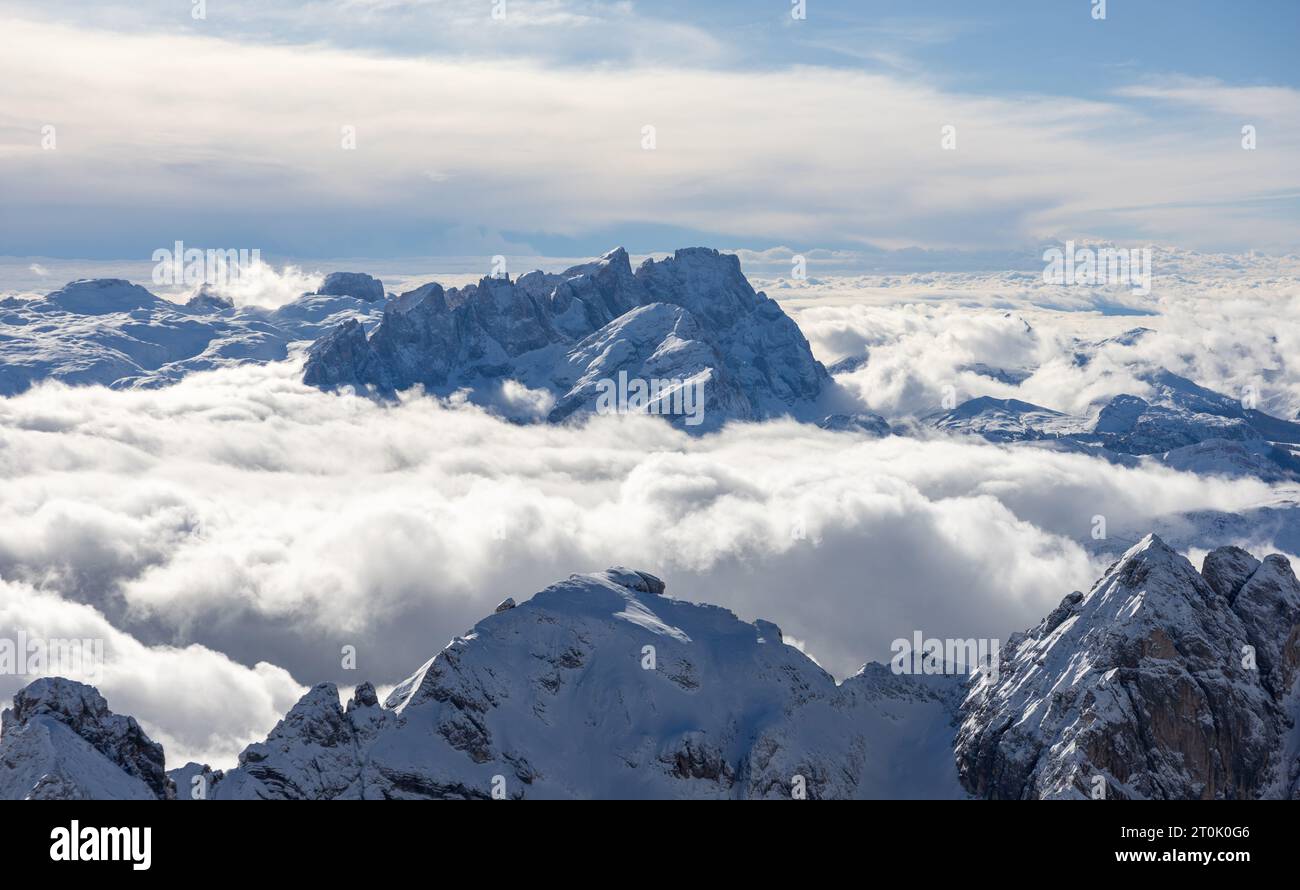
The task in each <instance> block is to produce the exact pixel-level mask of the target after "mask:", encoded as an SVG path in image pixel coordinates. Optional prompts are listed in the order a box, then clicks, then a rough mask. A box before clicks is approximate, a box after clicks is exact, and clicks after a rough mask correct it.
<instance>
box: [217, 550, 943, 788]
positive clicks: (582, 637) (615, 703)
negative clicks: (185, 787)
mask: <svg viewBox="0 0 1300 890" xmlns="http://www.w3.org/2000/svg"><path fill="white" fill-rule="evenodd" d="M648 647H653V649H652V650H651V649H650V648H648ZM927 679H931V680H934V679H936V678H927ZM937 679H938V680H939V681H940V683H930V684H926V683H923V682H921V681H920V680H915V679H913V678H910V677H904V678H895V677H893V676H892V675H888V674H887V673H886V674H885V676H884V677H882V676H880V674H879V672H876V671H867V670H864V672H863V673H861V674H859V675H857V676H855V677H853V678H850V679H849V680H847V681H845V683H843V684H842V685H838V686H837V685H836V683H835V681H834V679H833V678H832V677H831V676H830V675H828V674H827V673H826V672H825V671H823V670H822V669H821V668H819V667H818V666H817V665H816V664H815V663H814V662H813V661H812V660H811V659H809V658H808V657H807V656H805V655H804V654H803V653H801V652H800V651H799V650H797V649H794V648H793V647H791V646H788V645H785V644H784V642H783V641H782V638H781V632H780V630H779V629H778V628H777V627H776V626H775V625H773V624H771V623H769V622H765V621H758V622H756V623H754V624H746V623H744V622H742V621H740V620H739V619H738V618H737V617H736V616H735V615H733V614H732V613H731V612H729V611H727V610H725V609H721V608H718V607H716V606H707V605H697V604H693V603H688V602H684V601H680V600H675V599H670V598H668V597H667V596H666V595H665V594H664V587H663V584H662V582H660V581H659V580H658V579H657V578H655V577H654V576H652V575H648V574H646V573H643V572H634V571H629V570H627V569H621V568H615V569H611V570H609V571H607V572H603V573H600V574H595V575H575V576H573V577H571V578H570V579H569V580H567V581H564V582H562V583H560V584H556V585H554V586H552V587H549V588H547V589H546V590H543V591H542V592H540V593H538V594H537V595H535V596H534V597H532V598H531V599H530V600H528V601H527V602H524V603H521V604H519V605H517V606H511V605H510V604H509V603H505V604H503V606H502V607H501V608H500V610H499V611H498V612H496V613H495V614H493V615H491V616H489V617H488V618H486V619H484V620H483V621H481V622H479V624H477V625H476V626H475V627H474V628H473V629H472V630H470V631H469V633H467V634H466V635H465V636H464V637H462V638H458V639H456V640H453V641H452V642H451V643H450V644H449V645H448V646H447V647H446V648H445V649H443V650H442V651H441V652H439V653H438V654H437V655H435V656H434V657H433V658H431V659H430V660H429V661H427V662H426V663H425V664H423V665H422V666H421V667H420V668H419V669H418V670H417V671H416V672H415V673H414V674H412V675H411V676H410V677H409V678H407V679H406V680H405V681H404V682H402V683H400V684H399V685H398V686H397V687H396V688H395V689H394V690H393V691H392V692H391V693H390V694H389V695H388V697H387V699H386V700H385V701H384V702H383V703H382V704H381V703H380V702H379V700H378V697H377V696H376V694H375V690H374V688H373V687H372V686H370V685H369V684H362V685H361V686H358V687H357V689H356V691H355V692H354V694H353V696H352V699H351V701H350V702H349V703H348V705H347V707H346V708H342V707H340V705H339V696H338V691H337V689H336V688H335V687H334V686H333V685H332V684H328V683H325V684H321V685H319V686H317V687H315V688H313V689H312V690H311V691H310V692H308V693H307V695H305V696H304V697H303V699H302V700H301V701H300V702H299V703H298V704H297V705H295V706H294V708H293V709H292V710H291V711H290V712H289V714H288V715H287V716H286V717H285V719H284V720H283V721H281V723H280V724H279V725H278V726H276V728H275V729H274V730H272V732H271V734H270V735H269V736H268V737H267V739H266V741H265V742H261V743H258V744H254V745H251V746H249V748H248V749H246V750H245V751H244V752H243V754H241V755H240V765H239V767H238V768H237V769H234V770H232V771H230V772H228V773H227V774H226V775H225V777H224V778H223V779H222V780H221V782H220V783H219V784H218V785H217V786H216V790H215V797H217V798H219V799H220V798H227V799H229V798H277V799H284V798H313V799H320V798H331V799H337V798H487V797H490V796H491V794H492V792H493V788H494V783H496V785H497V787H500V788H502V791H503V793H505V794H506V795H507V796H509V797H515V798H524V797H527V798H569V797H636V798H640V797H651V798H684V797H690V798H750V797H778V798H779V797H789V796H790V794H791V789H792V786H793V785H794V783H796V782H797V781H798V780H797V779H796V778H795V777H796V776H803V777H804V781H805V782H806V786H805V787H806V789H807V795H808V797H810V798H819V797H862V796H902V795H908V794H916V793H921V794H927V795H929V794H937V795H941V796H955V795H958V794H959V793H960V789H959V788H958V786H957V782H956V771H955V768H954V766H953V763H952V758H951V755H950V753H949V752H950V742H951V736H952V731H953V729H952V726H951V718H952V708H953V707H954V706H955V703H956V702H955V700H954V698H953V696H952V693H954V692H956V691H957V684H956V683H955V682H953V681H952V680H951V678H947V679H948V683H947V687H946V688H945V687H944V686H943V685H942V681H943V680H944V679H945V678H937ZM918 736H924V737H926V738H927V739H929V743H928V744H927V745H925V746H922V747H918V746H917V745H916V744H915V740H916V738H917V737H918Z"/></svg>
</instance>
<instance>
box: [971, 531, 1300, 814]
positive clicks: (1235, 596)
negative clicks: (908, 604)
mask: <svg viewBox="0 0 1300 890" xmlns="http://www.w3.org/2000/svg"><path fill="white" fill-rule="evenodd" d="M1298 636H1300V584H1297V582H1296V578H1295V575H1294V574H1293V573H1292V572H1291V568H1290V566H1289V565H1288V564H1287V562H1286V560H1285V559H1283V558H1282V557H1280V556H1270V557H1268V558H1267V559H1266V560H1264V561H1263V562H1262V563H1261V562H1259V561H1257V560H1255V559H1254V558H1253V557H1251V556H1250V555H1249V554H1247V553H1245V552H1244V551H1241V550H1238V549H1236V548H1223V549H1220V550H1215V551H1214V552H1212V553H1210V554H1209V555H1208V556H1207V557H1206V560H1205V566H1204V568H1203V570H1202V572H1201V573H1198V572H1197V571H1196V570H1195V569H1194V568H1193V567H1192V565H1191V563H1189V562H1188V561H1187V560H1186V559H1185V558H1184V557H1182V556H1180V555H1179V554H1177V553H1175V552H1174V551H1173V550H1171V549H1170V548H1169V547H1168V546H1166V545H1165V544H1164V542H1163V541H1161V540H1160V539H1159V538H1158V537H1156V536H1154V535H1151V536H1148V537H1147V538H1146V539H1145V540H1143V541H1142V542H1141V543H1140V544H1138V545H1137V546H1136V547H1134V548H1133V549H1131V550H1130V551H1128V553H1126V554H1125V555H1124V557H1123V558H1122V559H1121V560H1120V561H1119V562H1117V563H1115V565H1113V566H1112V567H1111V568H1110V570H1109V571H1108V572H1107V573H1106V575H1105V576H1104V577H1103V578H1102V579H1101V580H1100V581H1098V582H1097V584H1096V585H1095V586H1094V587H1093V589H1092V590H1091V591H1090V592H1089V593H1087V594H1082V593H1077V592H1076V593H1072V594H1070V595H1069V596H1067V597H1066V598H1065V599H1064V600H1063V601H1062V603H1061V605H1060V606H1058V607H1057V609H1056V610H1055V611H1053V612H1052V614H1051V615H1049V616H1048V617H1047V618H1046V619H1044V620H1043V622H1042V623H1041V624H1039V625H1038V627H1036V628H1034V629H1033V630H1031V631H1029V632H1027V633H1024V634H1015V635H1013V636H1012V638H1011V639H1010V640H1009V641H1008V643H1007V644H1006V646H1005V647H1004V648H1003V659H1002V664H1001V669H1000V676H999V677H998V678H997V679H996V681H995V680H993V679H992V678H991V677H989V676H981V675H979V674H977V675H976V676H975V678H974V680H973V683H972V687H971V691H970V693H969V696H968V697H967V699H966V701H965V703H964V704H963V707H962V725H961V730H960V732H959V733H958V735H957V744H956V755H957V761H958V766H959V769H960V771H961V777H962V781H963V783H964V784H965V785H966V787H967V788H968V789H969V790H970V791H971V792H972V793H973V794H975V795H977V796H980V797H992V798H1062V797H1064V798H1070V797H1075V798H1079V797H1090V796H1093V794H1094V792H1095V791H1097V789H1099V788H1102V787H1104V793H1105V794H1106V796H1107V797H1110V798H1204V799H1210V798H1232V799H1243V798H1248V799H1253V798H1259V797H1293V796H1295V795H1296V792H1297V786H1296V782H1297V761H1296V759H1295V751H1294V750H1293V749H1292V746H1291V744H1290V743H1289V742H1288V741H1287V740H1288V739H1289V738H1290V737H1291V736H1292V734H1293V732H1294V727H1295V720H1296V716H1297V714H1296V708H1295V699H1294V697H1293V696H1292V692H1293V690H1294V680H1295V672H1296V665H1297V663H1298V662H1300V647H1298V646H1297V638H1298Z"/></svg>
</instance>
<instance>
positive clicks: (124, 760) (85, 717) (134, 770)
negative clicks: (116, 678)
mask: <svg viewBox="0 0 1300 890" xmlns="http://www.w3.org/2000/svg"><path fill="white" fill-rule="evenodd" d="M48 721H52V722H54V723H57V724H59V725H61V726H63V727H66V728H67V729H68V730H70V731H71V732H72V734H74V735H75V736H76V737H77V738H79V739H81V740H82V741H84V742H85V743H86V744H88V745H89V746H90V748H92V749H93V750H94V751H95V752H97V753H98V754H99V755H101V756H102V757H103V758H105V759H106V760H107V761H108V762H110V763H111V764H113V765H114V766H116V767H117V768H119V769H120V770H122V771H123V772H124V773H125V774H126V775H127V776H130V777H132V778H134V779H138V780H139V781H140V782H143V783H144V785H145V786H147V787H148V789H149V791H150V792H151V793H152V794H153V795H154V796H156V797H158V798H163V799H166V798H170V797H172V796H173V789H172V785H171V782H170V781H169V780H168V778H167V774H166V771H165V770H164V766H163V749H162V745H159V744H158V743H157V742H155V741H153V740H152V739H150V738H149V737H148V736H147V735H146V734H145V732H144V730H143V729H141V728H140V724H139V723H137V722H136V720H135V718H134V717H127V716H122V715H119V714H114V713H113V712H112V711H110V710H109V709H108V702H107V701H105V700H104V697H103V696H102V695H100V694H99V692H98V690H96V689H95V688H94V687H93V686H87V685H86V684H84V683H78V682H75V681H73V680H67V679H64V678H62V677H41V678H39V679H36V680H33V681H32V682H31V683H29V684H28V685H27V686H25V687H23V688H22V689H20V690H19V691H18V692H17V694H16V695H15V696H14V704H13V708H12V709H8V708H7V709H5V710H4V712H3V713H0V751H2V750H3V748H4V747H5V745H6V744H15V745H17V744H20V742H19V741H18V738H19V737H20V736H22V735H24V734H26V733H27V732H28V731H31V732H36V731H38V729H39V727H40V726H41V725H42V724H46V725H48ZM55 745H56V746H57V743H55ZM4 759H5V758H4V757H3V756H0V761H4ZM80 759H81V760H82V761H83V762H84V758H80ZM55 760H56V761H57V760H58V754H57V752H55ZM79 765H80V764H79ZM2 770H3V766H0V771H2ZM69 784H72V785H75V784H76V779H75V777H72V778H71V780H70V782H69ZM64 790H66V789H64Z"/></svg>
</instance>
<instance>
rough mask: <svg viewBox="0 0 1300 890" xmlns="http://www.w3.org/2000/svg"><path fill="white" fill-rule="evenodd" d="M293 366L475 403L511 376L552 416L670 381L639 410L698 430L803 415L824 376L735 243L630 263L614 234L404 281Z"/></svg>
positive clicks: (317, 375)
mask: <svg viewBox="0 0 1300 890" xmlns="http://www.w3.org/2000/svg"><path fill="white" fill-rule="evenodd" d="M303 379H304V381H305V382H306V383H308V384H310V385H313V386H318V387H321V388H326V389H332V388H337V387H342V386H352V387H357V388H373V389H374V390H376V391H377V392H380V393H383V394H391V393H393V392H396V391H398V390H403V389H407V388H410V387H413V386H417V385H418V386H423V387H425V388H427V389H429V390H430V391H434V392H439V393H446V392H451V391H453V390H456V389H461V388H465V389H468V390H469V391H470V393H471V395H472V396H474V397H476V398H477V399H478V400H480V401H483V402H487V403H491V402H492V401H493V399H495V398H496V397H497V396H498V395H499V393H500V390H501V386H502V383H503V382H504V381H506V380H515V381H518V382H520V383H523V384H524V385H525V386H527V387H529V388H530V389H535V390H542V391H545V392H547V393H549V394H550V395H551V396H552V397H553V403H552V408H551V409H550V410H549V411H548V413H547V419H549V420H551V421H552V422H558V421H562V420H565V419H566V418H569V417H571V416H573V415H576V414H581V413H590V412H593V411H597V410H600V402H599V397H600V392H601V389H602V387H603V386H607V385H608V384H609V383H610V382H614V381H619V380H620V379H621V380H624V381H637V380H641V381H670V382H671V383H670V384H668V385H667V386H666V389H665V394H664V395H663V396H662V398H661V397H659V396H657V395H651V396H650V397H649V400H648V401H649V408H648V411H649V412H650V413H662V414H665V415H667V416H668V418H669V419H670V420H671V421H672V422H673V423H675V424H678V425H680V426H683V427H684V428H687V429H693V431H702V430H705V429H714V428H716V427H718V426H720V425H721V424H722V423H723V422H725V421H726V420H730V419H739V420H755V419H762V418H766V417H772V416H779V415H787V414H789V415H796V416H807V417H811V415H812V414H813V413H814V412H813V409H812V406H813V404H814V402H815V401H816V400H817V398H818V396H819V395H820V394H821V392H822V389H823V387H824V385H825V384H826V383H827V381H828V380H829V376H828V375H827V373H826V369H825V368H824V367H823V366H822V365H821V363H820V362H818V361H817V360H816V359H814V358H813V355H812V350H811V349H810V348H809V346H808V341H807V340H806V339H805V338H804V336H803V334H802V333H801V332H800V330H799V327H798V325H796V324H795V323H794V321H793V320H791V319H790V318H789V317H788V316H787V315H786V314H785V313H784V312H783V311H782V310H781V308H780V306H778V305H777V303H776V302H775V301H774V300H771V299H769V298H768V297H767V296H766V295H765V294H762V293H756V292H755V291H754V289H753V288H752V287H750V285H749V282H748V281H747V280H746V279H745V276H744V275H743V274H742V272H741V270H740V261H739V260H738V259H737V258H736V257H735V256H731V255H727V254H721V253H718V252H717V251H716V250H709V249H706V248H687V249H683V250H678V251H676V252H675V253H674V254H673V256H671V257H668V258H666V259H663V260H646V261H645V262H644V263H642V264H641V265H640V266H639V267H638V268H637V269H636V271H635V272H633V270H632V267H631V263H630V260H629V258H628V255H627V251H625V250H623V249H622V248H618V249H616V250H613V251H610V252H609V253H607V254H605V255H604V256H603V257H600V258H599V259H596V260H593V261H591V262H589V263H584V264H582V265H579V266H574V267H573V268H571V269H567V270H566V271H564V272H561V273H559V274H548V273H544V272H529V273H528V274H526V275H522V276H520V277H519V278H517V279H515V280H514V281H511V280H509V279H508V278H491V277H489V278H483V279H482V280H481V281H479V283H478V284H475V285H469V286H467V287H464V288H452V289H450V290H444V289H443V288H442V286H441V285H439V284H437V283H430V284H426V285H424V286H422V287H420V288H417V289H416V290H413V291H409V292H407V293H404V294H402V295H401V296H399V297H398V298H397V299H396V300H394V301H392V302H390V303H389V304H388V305H387V307H386V308H385V311H384V317H383V319H382V321H381V322H380V323H379V324H378V325H377V326H376V328H375V330H374V332H373V333H372V334H371V335H370V336H368V337H367V335H366V332H365V331H364V329H363V328H362V326H360V325H357V324H353V323H345V324H343V325H342V326H340V327H339V328H338V329H336V330H334V331H332V332H330V333H329V334H327V335H326V336H324V337H322V338H321V339H320V340H319V341H318V342H317V343H316V344H315V345H314V346H313V347H312V349H311V353H310V356H309V358H308V361H307V366H306V369H305V371H304V377H303ZM683 387H696V388H699V387H702V399H703V401H702V404H703V412H702V415H700V416H698V417H693V416H692V413H691V412H690V411H686V410H671V409H672V407H673V405H671V404H670V402H671V398H672V394H674V393H676V394H680V393H681V391H682V388H683ZM678 407H680V406H678ZM693 421H699V422H693Z"/></svg>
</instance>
